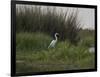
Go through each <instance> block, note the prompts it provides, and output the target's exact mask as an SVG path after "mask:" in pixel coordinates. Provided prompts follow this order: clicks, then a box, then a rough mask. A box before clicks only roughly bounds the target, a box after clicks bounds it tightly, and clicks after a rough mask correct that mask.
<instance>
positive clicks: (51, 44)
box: [48, 40, 54, 48]
mask: <svg viewBox="0 0 100 77" xmlns="http://www.w3.org/2000/svg"><path fill="white" fill-rule="evenodd" d="M53 43H54V40H52V41H51V43H50V45H49V46H48V48H49V47H52V46H53Z"/></svg>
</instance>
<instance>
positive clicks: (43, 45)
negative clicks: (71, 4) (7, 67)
mask: <svg viewBox="0 0 100 77" xmlns="http://www.w3.org/2000/svg"><path fill="white" fill-rule="evenodd" d="M77 14H78V12H75V13H74V12H72V13H71V14H68V10H67V11H66V12H63V11H62V12H59V13H58V12H57V9H56V8H53V9H50V8H45V12H44V10H43V9H42V8H41V7H32V8H31V9H29V8H27V7H23V8H22V7H20V8H17V10H16V72H17V73H22V72H23V73H25V72H40V71H41V72H43V71H60V70H74V69H92V68H94V66H95V62H94V57H95V56H94V53H89V52H88V49H89V47H90V46H91V45H94V40H95V39H94V30H89V29H84V30H83V29H81V28H80V23H79V22H78V20H77ZM56 32H58V33H59V34H60V36H59V38H58V43H57V45H56V47H55V48H49V49H48V45H49V44H50V42H51V40H52V39H53V38H52V36H53V35H54V33H56Z"/></svg>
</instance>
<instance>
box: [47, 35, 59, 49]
mask: <svg viewBox="0 0 100 77" xmlns="http://www.w3.org/2000/svg"><path fill="white" fill-rule="evenodd" d="M58 35H59V33H55V39H54V40H52V41H51V43H50V45H49V46H48V48H54V47H55V45H56V43H57V41H58V37H57V36H58Z"/></svg>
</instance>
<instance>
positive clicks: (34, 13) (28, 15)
mask: <svg viewBox="0 0 100 77" xmlns="http://www.w3.org/2000/svg"><path fill="white" fill-rule="evenodd" d="M60 10H61V9H60ZM77 14H78V10H76V12H74V11H73V12H72V13H70V14H69V11H68V10H66V12H63V11H62V12H58V11H57V9H56V8H55V7H53V8H52V9H51V8H49V7H45V9H43V7H41V6H40V7H37V6H35V7H31V8H30V9H29V8H27V7H25V6H24V7H21V6H20V7H17V9H16V31H17V32H44V33H47V34H49V35H51V36H52V35H54V33H56V32H58V33H59V34H60V40H66V39H67V40H69V41H70V42H71V43H73V44H76V43H77V42H78V40H79V36H78V32H79V29H80V23H79V21H78V20H77ZM73 38H74V39H73Z"/></svg>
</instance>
